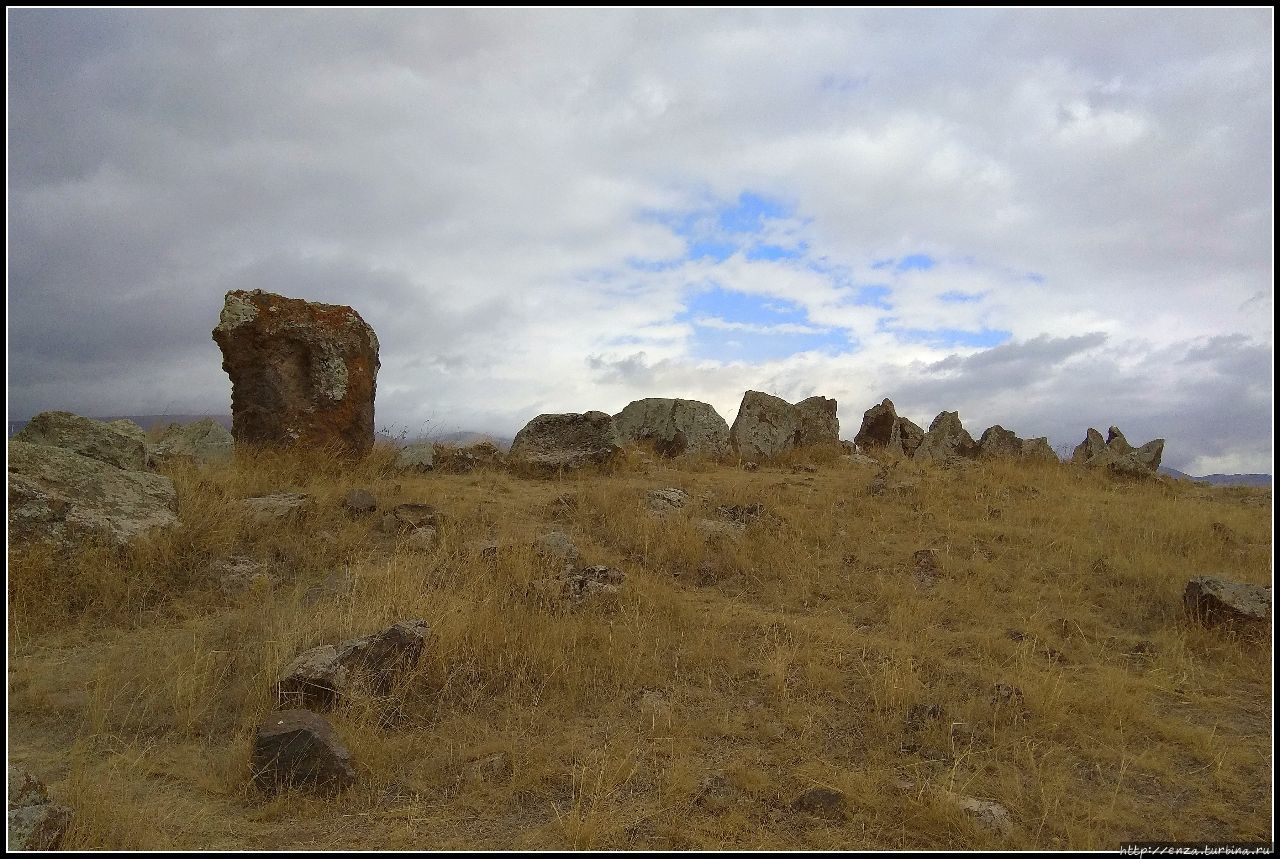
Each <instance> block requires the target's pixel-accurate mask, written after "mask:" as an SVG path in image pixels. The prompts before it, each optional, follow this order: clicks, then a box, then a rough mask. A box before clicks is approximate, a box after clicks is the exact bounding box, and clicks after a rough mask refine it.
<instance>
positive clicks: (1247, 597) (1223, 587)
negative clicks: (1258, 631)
mask: <svg viewBox="0 0 1280 859" xmlns="http://www.w3.org/2000/svg"><path fill="white" fill-rule="evenodd" d="M1182 602H1183V605H1184V606H1185V607H1186V610H1187V613H1188V614H1189V615H1191V617H1193V618H1195V619H1196V620H1197V621H1199V622H1200V623H1202V624H1205V625H1206V626H1216V625H1218V624H1223V623H1225V624H1265V623H1267V622H1268V621H1269V620H1270V619H1271V588H1270V587H1268V586H1265V585H1250V584H1244V583H1243V582H1233V581H1230V580H1228V579H1222V578H1218V577H1216V576H1197V577H1196V578H1194V579H1192V580H1191V581H1189V582H1187V587H1186V589H1185V590H1184V591H1183V594H1182Z"/></svg>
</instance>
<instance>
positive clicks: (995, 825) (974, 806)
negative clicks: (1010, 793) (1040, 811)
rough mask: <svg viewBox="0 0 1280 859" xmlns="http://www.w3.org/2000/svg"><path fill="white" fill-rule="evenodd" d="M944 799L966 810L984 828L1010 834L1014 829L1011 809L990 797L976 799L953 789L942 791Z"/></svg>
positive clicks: (999, 833) (996, 832)
mask: <svg viewBox="0 0 1280 859" xmlns="http://www.w3.org/2000/svg"><path fill="white" fill-rule="evenodd" d="M940 795H941V796H942V798H943V799H945V800H946V801H948V802H950V803H951V804H952V805H954V806H955V807H956V808H958V809H960V811H962V812H964V813H965V814H966V815H968V816H969V818H970V819H972V820H973V822H974V823H976V824H978V825H979V826H980V827H982V828H983V829H986V830H988V831H990V832H993V833H995V834H997V835H1008V834H1009V833H1011V832H1012V831H1013V816H1012V815H1010V814H1009V809H1007V808H1005V807H1004V806H1003V805H1001V804H1000V803H998V802H992V801H991V800H989V799H976V798H974V797H972V796H964V795H962V794H958V793H954V792H952V791H949V790H948V791H941V792H940Z"/></svg>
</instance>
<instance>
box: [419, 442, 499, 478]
mask: <svg viewBox="0 0 1280 859" xmlns="http://www.w3.org/2000/svg"><path fill="white" fill-rule="evenodd" d="M502 465H503V455H502V451H501V450H499V449H498V446H497V445H495V444H494V443H493V442H491V441H480V442H476V443H475V444H470V445H466V446H463V447H455V446H453V445H444V444H438V445H436V453H435V469H436V470H437V471H443V472H445V473H446V474H469V473H470V472H472V471H475V470H476V469H478V468H501V467H502Z"/></svg>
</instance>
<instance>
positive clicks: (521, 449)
mask: <svg viewBox="0 0 1280 859" xmlns="http://www.w3.org/2000/svg"><path fill="white" fill-rule="evenodd" d="M621 450H622V447H621V444H620V442H619V439H618V433H617V430H616V428H615V427H614V423H613V418H612V417H611V416H609V415H607V414H605V413H604V412H585V413H583V414H576V413H568V414H548V415H538V416H537V417H536V418H534V419H533V420H531V421H529V423H527V424H525V426H524V428H523V429H521V430H520V432H518V433H516V437H515V440H514V441H513V442H512V443H511V453H510V455H509V457H508V460H509V461H510V462H511V463H512V464H514V465H517V466H519V467H523V468H526V469H529V470H531V471H534V472H537V473H542V474H554V473H556V472H559V471H563V470H573V469H578V468H584V467H586V466H591V465H604V464H605V463H608V462H610V461H612V460H613V459H614V458H616V457H617V455H618V454H619V452H620V451H621Z"/></svg>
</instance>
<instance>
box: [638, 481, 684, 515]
mask: <svg viewBox="0 0 1280 859" xmlns="http://www.w3.org/2000/svg"><path fill="white" fill-rule="evenodd" d="M645 498H646V501H647V502H648V506H649V509H650V510H651V511H653V512H654V513H668V512H670V511H672V510H678V509H679V508H681V507H683V506H685V505H686V504H688V503H689V500H690V499H689V493H688V492H685V491H684V490H683V489H677V488H675V487H674V486H669V487H667V488H666V489H650V490H649V492H648V493H647V494H646V496H645Z"/></svg>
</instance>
